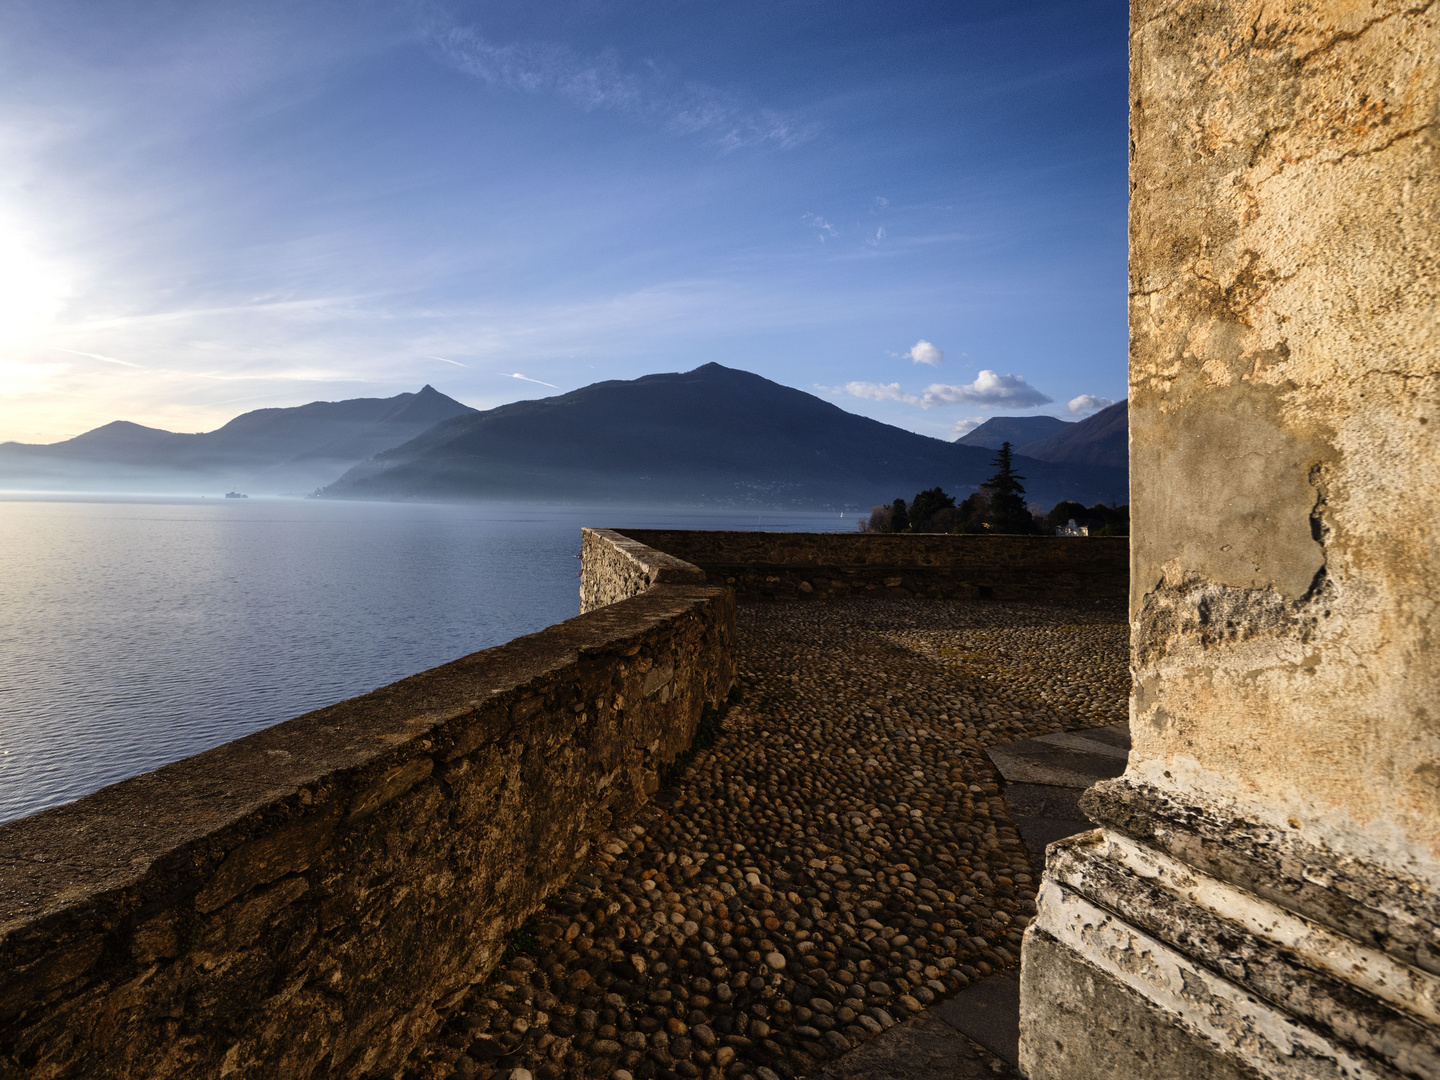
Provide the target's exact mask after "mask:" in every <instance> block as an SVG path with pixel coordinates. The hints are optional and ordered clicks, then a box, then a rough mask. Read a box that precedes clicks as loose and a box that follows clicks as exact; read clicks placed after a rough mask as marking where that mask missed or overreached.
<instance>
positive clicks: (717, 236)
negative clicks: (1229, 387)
mask: <svg viewBox="0 0 1440 1080" xmlns="http://www.w3.org/2000/svg"><path fill="white" fill-rule="evenodd" d="M1125 113H1126V6H1125V4H1124V3H1120V2H1117V0H1106V2H1088V0H1066V2H1064V3H1059V4H1047V3H1028V2H1024V0H1008V2H1005V3H966V2H959V0H951V2H947V3H907V2H903V0H892V2H888V3H884V4H878V3H874V2H869V3H845V2H841V0H825V2H814V3H811V2H785V0H765V2H757V3H751V2H748V0H726V2H725V3H723V4H715V3H700V2H698V0H695V2H692V0H636V2H624V0H576V2H574V3H543V2H532V3H514V4H509V3H481V2H475V3H467V2H461V0H453V2H447V0H434V2H422V0H408V2H407V0H391V2H379V0H344V2H330V0H288V2H274V3H271V2H247V0H229V2H226V3H218V2H217V3H197V2H194V0H186V2H179V0H176V2H163V0H144V2H141V0H84V2H78V0H10V2H9V3H7V4H6V5H4V8H3V10H0V155H3V160H4V161H5V162H6V163H7V164H6V167H5V169H3V170H0V391H3V392H0V439H22V440H26V441H50V440H52V439H58V438H64V437H68V436H70V435H74V434H77V433H79V432H80V431H83V430H86V429H88V428H90V427H94V426H96V425H98V424H101V423H105V422H107V421H109V420H113V419H131V420H136V421H139V422H142V423H148V424H153V425H155V426H159V427H166V428H170V429H172V430H181V431H197V430H206V429H209V428H213V427H215V426H218V425H219V424H220V423H223V422H224V421H225V420H227V419H229V418H230V417H232V416H234V415H235V414H237V413H239V412H242V411H245V410H247V409H252V408H258V407H261V406H269V405H295V404H301V403H303V402H306V401H312V400H315V399H329V400H333V399H338V398H345V397H359V396H385V395H389V394H393V393H397V392H399V391H402V390H415V389H418V388H419V387H420V386H421V385H423V384H424V383H427V382H429V383H433V384H434V385H435V386H436V387H437V388H439V389H441V390H443V391H444V392H446V393H448V394H450V395H452V396H454V397H457V398H459V399H460V400H462V401H465V402H467V403H469V404H471V405H474V406H476V407H480V408H486V407H489V406H493V405H497V404H501V403H503V402H506V401H512V400H516V399H517V398H522V397H536V396H543V395H546V394H550V393H554V392H555V391H554V390H552V389H550V387H551V386H553V387H555V388H557V389H559V390H570V389H574V388H576V387H579V386H583V385H585V384H587V383H590V382H594V381H596V380H600V379H608V378H633V377H635V376H638V375H643V374H646V373H649V372H655V371H681V370H687V369H689V368H693V367H696V366H698V365H700V364H703V363H707V362H709V361H718V362H720V363H722V364H726V365H730V366H734V367H740V368H745V369H747V370H750V371H755V372H758V373H759V374H761V375H764V376H766V377H768V378H771V379H775V380H776V381H778V382H782V383H785V384H787V385H790V386H796V387H799V388H801V389H804V390H808V391H810V392H813V393H818V394H820V395H822V396H824V397H826V398H827V399H829V400H832V401H834V402H835V403H837V404H839V405H841V406H842V407H844V408H847V409H850V410H852V411H855V412H861V413H865V414H866V415H870V416H874V417H876V418H877V419H881V420H885V421H888V422H890V423H895V424H899V425H901V426H903V427H907V428H910V429H912V430H916V431H921V432H925V433H927V434H931V435H936V436H939V437H943V438H951V437H954V434H955V432H956V431H957V430H963V429H964V427H965V425H966V424H967V423H973V422H974V421H975V420H976V419H983V418H985V417H988V416H992V415H997V414H1012V413H1032V412H1050V413H1053V414H1055V415H1059V416H1064V417H1066V418H1067V419H1075V418H1077V417H1078V416H1082V415H1085V414H1086V412H1087V411H1088V410H1089V409H1090V408H1092V407H1094V406H1095V405H1098V404H1099V403H1100V402H1101V401H1104V400H1107V399H1119V398H1121V397H1123V396H1124V393H1125V348H1126V329H1125V198H1126V174H1125V169H1126V128H1125ZM517 375H519V376H524V378H517V377H516V376H517ZM1087 395H1088V396H1089V399H1088V400H1087V399H1086V396H1087ZM1077 398H1079V399H1081V400H1080V401H1079V402H1078V403H1077V405H1076V409H1075V410H1074V411H1072V410H1071V409H1070V407H1069V406H1070V402H1072V401H1073V400H1075V399H1077ZM957 424H958V425H959V426H958V427H957Z"/></svg>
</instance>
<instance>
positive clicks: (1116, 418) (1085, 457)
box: [1019, 401, 1130, 469]
mask: <svg viewBox="0 0 1440 1080" xmlns="http://www.w3.org/2000/svg"><path fill="white" fill-rule="evenodd" d="M1129 417H1130V414H1129V403H1128V401H1117V402H1116V403H1115V404H1114V405H1110V406H1108V407H1106V408H1104V409H1101V410H1100V411H1099V412H1097V413H1096V414H1095V415H1094V416H1087V417H1086V418H1085V419H1084V420H1081V421H1080V422H1079V423H1076V424H1067V425H1066V426H1065V427H1064V428H1062V429H1061V430H1059V431H1057V432H1056V433H1055V434H1054V435H1051V436H1049V437H1048V438H1042V439H1040V440H1039V441H1037V442H1032V443H1026V444H1025V445H1024V446H1022V447H1020V448H1019V452H1020V453H1022V454H1025V455H1026V456H1027V457H1034V458H1039V459H1040V460H1041V461H1053V462H1055V463H1056V464H1061V465H1081V466H1090V465H1093V466H1100V467H1103V468H1111V469H1124V468H1128V467H1129V463H1130V418H1129Z"/></svg>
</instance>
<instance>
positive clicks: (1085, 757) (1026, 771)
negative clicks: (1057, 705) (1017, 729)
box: [987, 725, 1129, 790]
mask: <svg viewBox="0 0 1440 1080" xmlns="http://www.w3.org/2000/svg"><path fill="white" fill-rule="evenodd" d="M1117 726H1118V725H1117ZM1100 730H1104V729H1100ZM1087 734H1088V733H1087ZM1113 738H1114V735H1113V732H1112V733H1111V739H1113ZM1128 739H1129V736H1128V733H1127V734H1126V741H1127V743H1128ZM987 753H988V754H989V757H990V760H991V761H993V762H994V763H995V767H996V768H997V769H999V770H1000V775H1001V776H1003V777H1004V778H1005V779H1006V780H1008V781H1010V782H1011V783H1023V784H1050V785H1054V786H1056V787H1070V788H1080V789H1081V790H1084V789H1085V788H1088V787H1089V786H1090V785H1091V784H1094V783H1096V782H1097V781H1100V780H1109V779H1111V778H1112V777H1116V776H1119V775H1120V774H1121V773H1123V772H1124V771H1125V760H1126V757H1127V756H1128V748H1122V747H1117V746H1114V745H1112V743H1111V742H1110V741H1101V740H1100V739H1094V738H1086V737H1085V735H1078V736H1077V735H1076V734H1072V733H1065V732H1057V733H1055V734H1053V735H1046V736H1042V737H1040V738H1038V739H1025V740H1022V741H1020V742H1013V743H1005V744H1003V745H1000V746H992V747H990V748H989V749H988V751H987Z"/></svg>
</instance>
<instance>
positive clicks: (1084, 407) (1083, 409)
mask: <svg viewBox="0 0 1440 1080" xmlns="http://www.w3.org/2000/svg"><path fill="white" fill-rule="evenodd" d="M1114 404H1115V402H1113V401H1111V400H1110V399H1109V398H1108V397H1096V396H1095V395H1094V394H1081V395H1080V396H1079V397H1077V398H1071V399H1070V405H1069V409H1070V411H1071V412H1072V413H1074V414H1075V415H1076V416H1083V415H1084V414H1085V413H1092V412H1099V411H1100V410H1101V409H1108V408H1109V407H1110V406H1111V405H1114Z"/></svg>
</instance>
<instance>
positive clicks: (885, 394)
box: [819, 382, 920, 405]
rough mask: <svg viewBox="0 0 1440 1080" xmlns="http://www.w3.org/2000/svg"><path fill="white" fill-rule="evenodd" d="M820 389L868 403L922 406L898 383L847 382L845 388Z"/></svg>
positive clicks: (917, 399) (824, 387)
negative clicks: (881, 402) (879, 402)
mask: <svg viewBox="0 0 1440 1080" xmlns="http://www.w3.org/2000/svg"><path fill="white" fill-rule="evenodd" d="M819 389H821V390H827V391H829V392H830V393H832V394H849V395H850V396H851V397H858V398H865V399H866V400H867V401H903V402H904V403H905V404H906V405H919V404H920V399H919V398H918V397H916V396H915V395H914V394H907V393H905V391H904V390H901V389H900V384H899V383H896V382H892V383H873V382H847V383H846V384H845V385H844V386H822V387H820V388H819Z"/></svg>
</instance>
